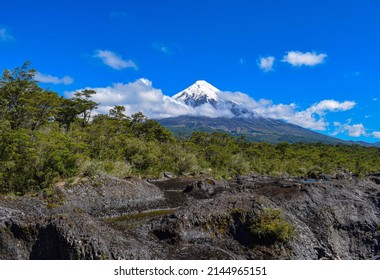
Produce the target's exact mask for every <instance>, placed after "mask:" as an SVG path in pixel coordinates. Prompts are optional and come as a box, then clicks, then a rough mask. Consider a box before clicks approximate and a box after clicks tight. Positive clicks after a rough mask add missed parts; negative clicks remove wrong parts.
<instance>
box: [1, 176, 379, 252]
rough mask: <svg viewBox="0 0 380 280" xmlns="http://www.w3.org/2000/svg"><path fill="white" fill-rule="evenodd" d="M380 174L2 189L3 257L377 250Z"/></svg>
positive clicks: (104, 181) (102, 179) (106, 181)
mask: <svg viewBox="0 0 380 280" xmlns="http://www.w3.org/2000/svg"><path fill="white" fill-rule="evenodd" d="M378 178H379V176H378V174H373V175H371V176H369V177H368V178H367V179H363V180H358V179H355V178H353V177H350V176H349V177H342V178H341V177H339V178H338V179H337V178H326V179H318V180H299V179H296V178H290V177H284V178H271V177H265V176H260V175H250V176H240V177H237V178H236V179H235V180H231V181H225V180H214V179H212V178H197V179H195V178H165V179H164V180H156V181H147V180H121V179H117V178H113V177H108V176H99V177H97V178H95V179H91V180H90V179H82V180H80V181H79V182H75V183H74V184H72V185H71V186H69V185H60V186H57V187H56V189H55V190H54V192H53V193H52V194H49V195H44V194H41V195H38V196H35V197H10V196H2V197H0V259H373V258H377V257H378V256H379V255H380V246H379V242H380V185H379V184H378V181H377V179H378ZM268 211H269V212H268ZM263 213H264V214H265V213H271V214H270V215H274V216H273V217H272V218H271V219H272V221H270V220H269V222H268V219H269V218H268V217H270V215H269V216H268V215H267V216H265V215H264V216H263ZM263 217H264V218H263ZM265 223H269V224H270V223H272V224H270V225H269V226H267V227H266V224H265ZM263 225H264V226H263ZM273 225H275V230H274V231H271V228H270V227H271V226H273ZM260 227H262V228H260Z"/></svg>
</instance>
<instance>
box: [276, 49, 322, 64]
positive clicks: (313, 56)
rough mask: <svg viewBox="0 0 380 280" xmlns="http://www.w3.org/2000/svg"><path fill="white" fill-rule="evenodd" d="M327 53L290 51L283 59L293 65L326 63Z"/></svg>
mask: <svg viewBox="0 0 380 280" xmlns="http://www.w3.org/2000/svg"><path fill="white" fill-rule="evenodd" d="M326 57H327V54H325V53H321V54H317V53H315V52H306V53H302V52H300V51H290V52H287V53H286V55H284V57H283V59H282V61H283V62H287V63H289V64H291V65H293V66H298V67H299V66H303V65H305V66H314V65H317V64H321V63H324V61H325V58H326Z"/></svg>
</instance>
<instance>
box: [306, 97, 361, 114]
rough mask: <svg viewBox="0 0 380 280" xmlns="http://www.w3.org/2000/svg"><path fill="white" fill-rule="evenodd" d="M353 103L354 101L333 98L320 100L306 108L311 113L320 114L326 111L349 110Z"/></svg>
mask: <svg viewBox="0 0 380 280" xmlns="http://www.w3.org/2000/svg"><path fill="white" fill-rule="evenodd" d="M355 105H356V103H355V102H354V101H344V102H338V101H335V100H331V99H328V100H322V101H320V102H318V103H316V104H314V105H313V106H311V107H310V108H309V109H308V110H310V111H311V112H312V113H317V114H319V115H322V114H324V112H326V111H330V112H337V111H347V110H351V109H352V108H353V107H354V106H355Z"/></svg>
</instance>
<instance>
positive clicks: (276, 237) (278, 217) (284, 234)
mask: <svg viewBox="0 0 380 280" xmlns="http://www.w3.org/2000/svg"><path fill="white" fill-rule="evenodd" d="M249 229H250V233H251V234H252V235H253V236H254V238H256V239H257V240H259V241H261V242H263V243H273V242H275V241H279V242H283V243H286V242H288V241H290V240H291V238H292V237H293V236H294V229H295V228H294V226H292V225H291V224H290V223H288V222H287V221H285V220H284V218H283V215H282V212H281V210H279V209H271V208H270V209H266V210H264V211H262V212H261V213H260V214H259V215H258V217H257V218H256V219H255V220H253V221H252V224H251V226H250V228H249Z"/></svg>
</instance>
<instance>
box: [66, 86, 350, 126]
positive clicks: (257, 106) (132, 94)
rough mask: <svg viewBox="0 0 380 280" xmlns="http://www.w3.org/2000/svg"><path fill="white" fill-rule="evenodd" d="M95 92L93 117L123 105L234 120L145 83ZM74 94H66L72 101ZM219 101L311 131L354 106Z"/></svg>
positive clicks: (225, 108) (226, 108)
mask: <svg viewBox="0 0 380 280" xmlns="http://www.w3.org/2000/svg"><path fill="white" fill-rule="evenodd" d="M87 89H93V90H95V91H96V92H97V94H96V95H94V97H93V100H94V101H95V102H98V103H101V105H100V106H99V108H98V109H97V111H96V113H108V111H109V109H111V108H113V107H114V106H115V105H124V106H125V107H126V114H129V115H131V114H133V113H136V112H139V111H141V112H143V113H144V114H145V115H146V116H148V117H150V118H167V117H176V116H181V115H192V116H207V117H214V118H215V117H233V116H234V114H233V112H232V109H233V106H234V105H232V104H226V103H224V104H223V103H222V105H220V106H218V108H215V107H213V106H212V105H210V104H204V105H202V106H198V107H196V108H193V107H191V106H188V105H186V104H184V103H182V102H179V101H176V100H174V99H172V98H171V97H169V96H166V95H164V94H163V92H162V91H161V90H160V89H156V88H154V87H153V85H152V82H151V81H149V80H147V79H139V80H137V81H134V82H131V83H128V84H122V83H117V84H113V85H112V86H109V87H104V88H87ZM73 94H74V92H67V93H66V95H67V96H69V97H71V96H73ZM218 96H219V97H220V99H226V100H230V101H232V103H233V104H243V105H244V107H245V108H246V109H247V112H245V113H246V115H247V116H251V115H252V114H254V115H256V116H260V117H265V118H273V119H281V120H285V121H287V122H289V123H292V124H296V125H299V126H302V127H305V128H310V129H314V130H326V128H327V126H328V125H329V123H328V122H327V121H326V119H325V116H326V114H327V112H337V111H346V110H350V109H352V108H353V107H354V106H355V102H352V101H344V102H338V101H335V100H322V101H320V102H318V103H315V104H313V105H312V106H310V107H309V108H307V109H305V110H300V109H299V108H298V107H297V105H296V104H294V103H291V104H273V102H272V101H271V100H266V99H260V100H255V99H253V98H251V97H249V96H248V95H247V94H244V93H241V92H218Z"/></svg>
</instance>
